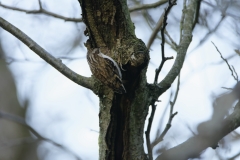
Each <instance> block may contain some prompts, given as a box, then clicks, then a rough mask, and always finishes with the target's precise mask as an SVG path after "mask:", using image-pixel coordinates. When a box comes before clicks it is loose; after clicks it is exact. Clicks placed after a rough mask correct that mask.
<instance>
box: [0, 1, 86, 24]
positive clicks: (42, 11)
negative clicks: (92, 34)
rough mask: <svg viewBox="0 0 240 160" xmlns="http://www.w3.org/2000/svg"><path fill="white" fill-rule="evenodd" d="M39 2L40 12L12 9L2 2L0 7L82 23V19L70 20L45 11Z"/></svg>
mask: <svg viewBox="0 0 240 160" xmlns="http://www.w3.org/2000/svg"><path fill="white" fill-rule="evenodd" d="M38 2H39V9H38V10H26V9H21V8H17V7H11V6H7V5H4V4H2V3H1V2H0V6H1V7H3V8H6V9H11V10H14V11H19V12H25V13H27V14H39V13H42V14H45V15H48V16H51V17H55V18H59V19H62V20H65V21H71V22H82V18H69V17H64V16H62V15H58V14H56V13H53V12H49V11H47V10H45V9H44V8H42V4H41V1H40V0H39V1H38Z"/></svg>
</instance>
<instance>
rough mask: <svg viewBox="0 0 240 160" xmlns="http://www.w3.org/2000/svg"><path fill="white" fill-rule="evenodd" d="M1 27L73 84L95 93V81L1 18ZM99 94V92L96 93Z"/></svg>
mask: <svg viewBox="0 0 240 160" xmlns="http://www.w3.org/2000/svg"><path fill="white" fill-rule="evenodd" d="M0 26H1V27H2V28H3V29H5V30H6V31H8V32H10V33H11V34H12V35H14V36H15V37H17V38H18V39H19V40H21V41H22V42H23V43H24V44H26V45H27V46H28V47H29V48H30V49H31V50H32V51H34V52H35V53H36V54H38V55H39V56H40V57H41V58H42V59H44V60H45V61H46V62H47V63H49V64H50V65H51V66H53V67H54V68H55V69H57V70H58V71H59V72H61V73H62V74H63V75H65V76H66V77H67V78H69V79H70V80H72V81H73V82H75V83H77V84H79V85H81V86H83V87H85V88H88V89H91V90H93V91H94V79H93V78H91V77H84V76H81V75H78V74H77V73H75V72H74V71H72V70H71V69H69V68H68V67H67V66H66V65H65V64H63V63H62V61H61V59H56V58H55V57H53V56H52V55H51V54H49V53H48V52H47V51H45V50H44V49H43V48H42V47H41V46H39V45H38V44H37V43H36V42H34V41H33V40H32V39H31V38H30V37H28V36H27V35H26V34H25V33H23V32H22V31H20V30H19V29H18V28H16V27H15V26H13V25H12V24H10V23H9V22H7V21H6V20H4V19H3V18H1V17H0ZM94 93H97V91H94Z"/></svg>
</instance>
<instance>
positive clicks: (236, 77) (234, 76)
mask: <svg viewBox="0 0 240 160" xmlns="http://www.w3.org/2000/svg"><path fill="white" fill-rule="evenodd" d="M212 44H213V45H214V46H215V48H216V50H217V51H218V53H219V54H220V56H221V58H222V59H223V60H224V61H225V62H226V64H227V66H228V68H229V70H230V71H231V73H232V77H233V78H234V79H235V80H236V81H237V83H238V75H237V73H236V71H235V69H234V68H233V70H234V71H233V70H232V68H231V66H230V65H229V63H228V61H227V60H226V59H225V58H223V56H222V53H221V52H220V51H219V50H218V48H217V46H216V45H215V44H214V43H213V42H212ZM234 73H235V74H236V75H234Z"/></svg>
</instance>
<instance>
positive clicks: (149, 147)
mask: <svg viewBox="0 0 240 160" xmlns="http://www.w3.org/2000/svg"><path fill="white" fill-rule="evenodd" d="M151 106H152V112H151V115H150V117H149V119H148V126H147V131H146V132H145V134H146V141H147V149H148V158H149V160H153V156H152V146H151V141H150V132H151V128H152V122H153V118H154V114H155V111H156V106H157V105H155V104H152V105H151Z"/></svg>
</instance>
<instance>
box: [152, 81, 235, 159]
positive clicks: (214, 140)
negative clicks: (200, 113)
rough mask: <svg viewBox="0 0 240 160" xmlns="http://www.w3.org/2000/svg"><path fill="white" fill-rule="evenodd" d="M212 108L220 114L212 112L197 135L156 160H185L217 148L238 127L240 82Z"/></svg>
mask: <svg viewBox="0 0 240 160" xmlns="http://www.w3.org/2000/svg"><path fill="white" fill-rule="evenodd" d="M236 100H238V103H237V104H236V105H235V107H234V111H233V113H232V114H230V115H228V116H226V113H228V109H229V108H231V107H233V104H234V103H235V102H236ZM213 104H214V105H215V107H214V108H217V109H222V110H221V111H220V112H222V113H220V112H219V113H216V111H214V112H213V115H212V119H211V120H208V121H206V122H203V123H201V124H200V125H199V126H198V134H197V135H195V136H193V137H192V138H189V139H188V140H186V141H185V142H183V143H182V144H179V145H177V146H175V147H173V148H171V149H168V150H166V151H164V152H163V153H162V154H161V155H160V156H158V158H157V160H166V159H178V160H186V159H190V158H196V157H198V156H199V154H200V153H201V152H202V151H203V150H205V149H207V148H208V147H212V148H213V149H215V148H216V147H218V142H219V141H220V140H221V139H222V138H223V137H225V136H226V135H227V134H229V133H230V132H232V131H234V130H235V129H236V128H238V127H239V126H240V82H238V83H237V85H236V86H235V87H234V89H233V91H232V92H230V93H229V92H227V93H226V94H223V95H221V96H220V97H218V98H216V99H215V101H214V103H213ZM196 144H197V145H196Z"/></svg>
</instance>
